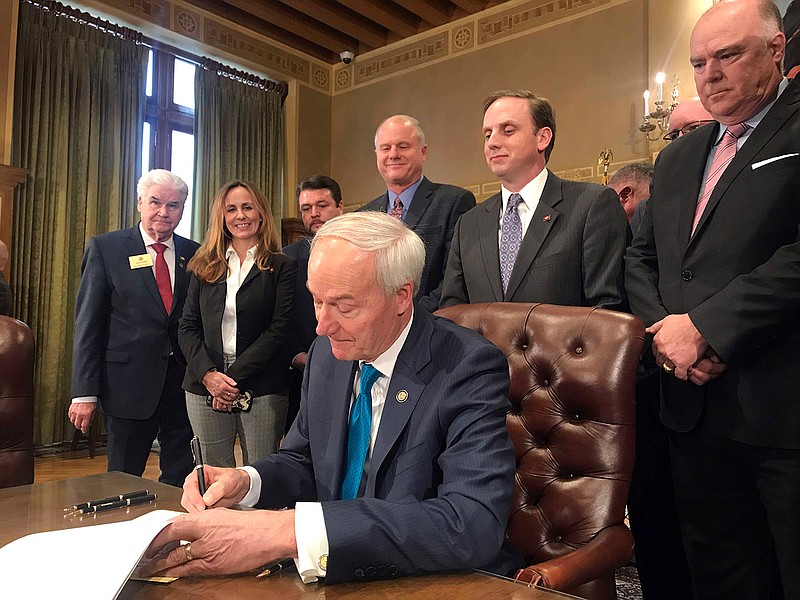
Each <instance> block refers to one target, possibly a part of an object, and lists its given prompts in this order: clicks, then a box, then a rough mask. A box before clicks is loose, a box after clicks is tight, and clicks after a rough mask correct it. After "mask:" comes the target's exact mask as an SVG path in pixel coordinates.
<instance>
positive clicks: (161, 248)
mask: <svg viewBox="0 0 800 600" xmlns="http://www.w3.org/2000/svg"><path fill="white" fill-rule="evenodd" d="M166 249H167V245H166V244H162V243H160V242H159V243H156V244H153V250H155V251H156V254H164V250H166Z"/></svg>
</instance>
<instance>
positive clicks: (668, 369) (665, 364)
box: [661, 363, 675, 373]
mask: <svg viewBox="0 0 800 600" xmlns="http://www.w3.org/2000/svg"><path fill="white" fill-rule="evenodd" d="M661 368H662V369H664V371H665V372H667V373H672V372H673V371H674V370H675V369H674V368H673V367H670V366H669V365H668V364H667V363H664V364H663V365H661Z"/></svg>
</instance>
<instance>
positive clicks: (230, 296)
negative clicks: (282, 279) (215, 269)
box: [222, 245, 258, 357]
mask: <svg viewBox="0 0 800 600" xmlns="http://www.w3.org/2000/svg"><path fill="white" fill-rule="evenodd" d="M257 247H258V245H256V246H253V247H252V248H250V249H249V250H248V251H247V255H246V256H245V259H244V262H241V261H240V260H239V255H238V254H237V253H236V250H234V249H233V246H228V249H227V250H226V251H225V260H227V261H228V279H227V280H226V281H225V284H226V286H227V290H226V292H225V309H224V310H223V312H222V354H224V355H225V356H228V357H235V356H236V332H237V328H236V294H238V293H239V288H241V287H242V283H243V282H244V280H245V278H246V277H247V274H248V273H249V272H250V269H252V268H253V265H254V264H255V256H256V248H257Z"/></svg>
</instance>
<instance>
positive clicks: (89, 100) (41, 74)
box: [11, 2, 148, 445]
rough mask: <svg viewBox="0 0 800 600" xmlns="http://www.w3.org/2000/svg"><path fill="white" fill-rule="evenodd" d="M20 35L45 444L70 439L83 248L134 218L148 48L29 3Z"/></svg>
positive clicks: (25, 215) (25, 291) (26, 205)
mask: <svg viewBox="0 0 800 600" xmlns="http://www.w3.org/2000/svg"><path fill="white" fill-rule="evenodd" d="M45 4H47V5H49V6H53V5H54V4H55V3H49V2H47V3H45ZM17 40H18V41H17V64H16V82H15V88H14V129H13V138H12V160H13V164H15V165H18V166H20V167H23V168H25V169H28V170H29V176H28V179H27V181H26V183H25V184H24V185H23V186H20V188H21V189H19V190H18V191H17V195H16V201H15V211H14V233H13V238H14V239H13V250H14V252H13V257H12V269H13V270H12V276H11V285H12V288H13V290H14V306H15V307H16V310H15V312H16V315H15V316H16V317H17V318H19V319H21V320H22V321H25V322H26V323H27V324H28V325H29V326H30V327H31V329H32V330H33V332H34V335H35V337H36V369H35V394H36V397H35V398H36V401H35V408H34V410H35V415H36V421H35V427H34V443H35V444H37V445H40V444H41V445H47V444H52V443H57V442H61V441H63V440H64V439H70V438H71V437H72V435H73V432H74V428H72V426H71V425H70V424H69V421H68V420H67V418H66V413H67V408H68V406H69V402H70V378H71V365H72V339H73V327H74V321H75V295H76V292H77V289H78V283H79V281H80V264H81V257H82V255H83V248H84V246H85V244H86V241H87V240H88V239H89V238H90V237H92V236H94V235H96V234H98V233H103V232H105V231H110V230H114V229H119V228H120V227H129V226H131V225H132V224H134V223H136V172H137V166H138V163H139V162H140V160H141V159H140V157H141V148H142V123H143V120H144V112H143V110H144V86H145V75H146V68H147V51H148V49H147V48H146V47H144V46H141V45H138V44H137V43H135V42H134V41H131V40H130V39H122V38H120V37H118V36H115V35H112V34H107V33H104V32H102V31H100V30H98V29H96V28H94V27H91V26H88V25H85V24H81V23H78V22H75V21H73V20H70V19H68V18H66V17H64V16H60V15H55V14H53V12H50V11H47V10H43V9H40V8H37V7H34V6H32V5H31V4H28V3H27V2H22V3H21V5H20V15H19V30H18V36H17ZM142 376H145V377H146V376H147V374H146V373H143V374H142Z"/></svg>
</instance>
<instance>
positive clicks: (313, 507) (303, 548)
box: [240, 312, 414, 583]
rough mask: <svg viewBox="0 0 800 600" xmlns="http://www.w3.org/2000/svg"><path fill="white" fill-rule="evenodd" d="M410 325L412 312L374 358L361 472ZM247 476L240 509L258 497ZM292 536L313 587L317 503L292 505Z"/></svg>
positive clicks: (320, 527) (300, 568)
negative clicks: (376, 373)
mask: <svg viewBox="0 0 800 600" xmlns="http://www.w3.org/2000/svg"><path fill="white" fill-rule="evenodd" d="M413 321H414V314H413V312H412V314H411V319H409V321H408V324H407V325H406V326H405V328H404V329H403V331H401V332H400V335H399V336H398V338H397V339H396V340H395V341H394V343H393V344H392V345H391V346H389V348H388V349H387V350H386V351H385V352H384V353H383V354H381V355H380V356H378V358H376V359H375V360H373V361H372V363H371V364H372V366H373V367H375V368H376V369H377V370H378V371H380V372H381V376H380V377H379V378H378V380H377V381H376V382H375V383H374V384H373V386H372V428H371V429H370V440H369V450H368V452H367V458H366V461H365V462H364V472H365V473H366V472H367V471H368V468H369V463H370V460H371V458H372V450H373V448H374V447H375V440H376V439H377V437H378V428H379V426H380V423H381V415H382V414H383V406H384V404H385V401H386V392H387V391H388V389H389V382H390V381H391V379H392V373H394V366H395V364H396V363H397V357H398V356H399V355H400V350H402V348H403V345H404V344H405V343H406V338H407V337H408V332H409V331H411V323H412V322H413ZM362 364H363V361H360V363H359V368H358V372H357V373H356V376H355V381H354V382H353V394H352V396H351V397H350V407H351V408H352V406H353V402H355V399H356V396H357V395H358V392H357V391H356V390H358V389H359V383H360V379H361V365H362ZM242 469H243V470H244V471H247V473H248V474H249V475H250V490H249V491H248V493H247V495H246V496H245V497H244V498H243V499H242V501H241V502H240V504H241V505H243V506H251V507H252V506H255V504H256V503H257V502H258V499H259V497H260V495H261V476H260V475H259V474H258V471H256V470H255V469H254V468H253V467H242ZM294 535H295V540H296V541H297V554H298V557H297V558H295V560H294V562H295V565H296V566H297V572H298V573H299V574H300V578H301V579H302V580H303V583H314V582H315V581H317V578H318V577H325V573H326V571H325V570H324V569H323V568H322V566H321V565H320V558H321V557H322V556H327V554H328V551H329V544H328V531H327V529H326V528H325V518H324V515H323V514H322V504H320V503H319V502H298V503H297V504H295V514H294Z"/></svg>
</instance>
